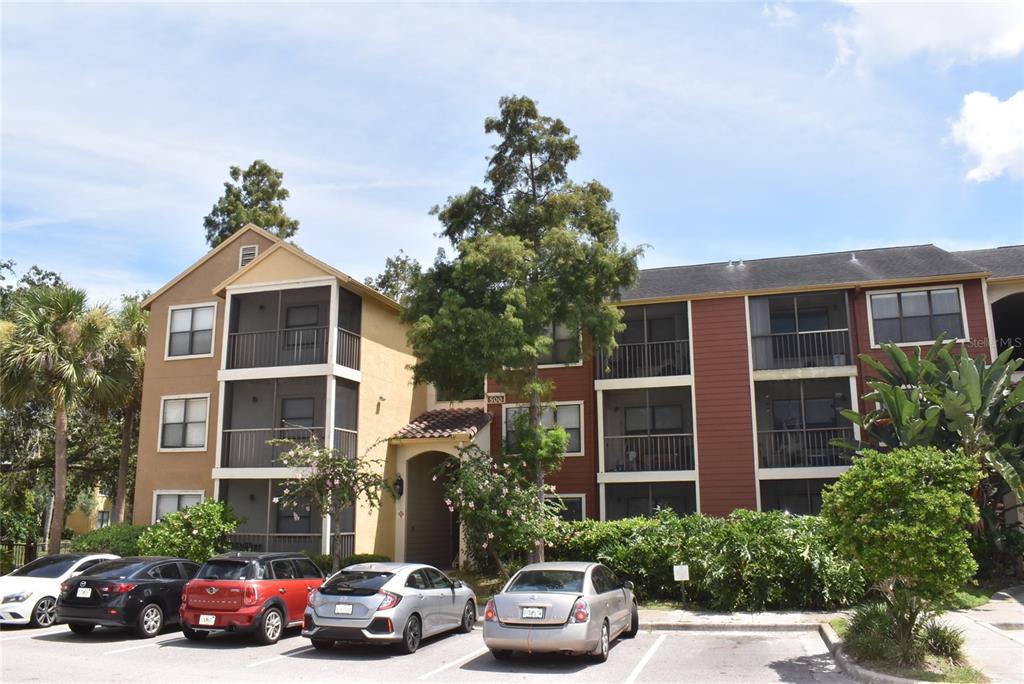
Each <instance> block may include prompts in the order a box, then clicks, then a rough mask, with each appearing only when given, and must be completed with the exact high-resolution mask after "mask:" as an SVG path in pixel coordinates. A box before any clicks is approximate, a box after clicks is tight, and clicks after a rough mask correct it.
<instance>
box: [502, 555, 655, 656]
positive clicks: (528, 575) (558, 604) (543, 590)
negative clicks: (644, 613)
mask: <svg viewBox="0 0 1024 684" xmlns="http://www.w3.org/2000/svg"><path fill="white" fill-rule="evenodd" d="M639 627H640V619H639V615H638V612H637V607H636V599H635V598H634V597H633V583H632V582H628V581H627V582H620V581H619V580H618V578H617V577H616V576H615V574H614V573H613V572H612V571H611V570H609V569H608V568H606V567H605V566H603V565H600V564H598V563H534V564H533V565H527V566H526V567H525V568H523V569H522V570H520V571H519V572H517V573H516V574H515V575H514V576H513V577H512V579H510V580H509V581H508V584H506V585H505V588H504V589H502V590H501V593H499V594H496V595H495V596H494V598H492V599H491V600H490V601H488V602H487V608H486V609H485V610H484V643H485V644H487V647H488V648H489V649H490V650H491V653H492V654H493V655H494V657H495V658H498V659H500V660H504V659H505V658H508V657H510V656H511V655H512V652H514V651H522V652H526V653H566V654H572V655H589V656H591V657H592V658H594V659H595V660H597V661H599V662H603V661H605V660H607V659H608V651H609V649H610V648H611V642H612V640H613V639H615V638H616V637H619V636H622V637H625V638H627V639H628V638H632V637H634V636H636V633H637V630H638V629H639Z"/></svg>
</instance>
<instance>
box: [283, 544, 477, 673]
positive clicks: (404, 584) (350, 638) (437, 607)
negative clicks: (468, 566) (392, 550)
mask: <svg viewBox="0 0 1024 684" xmlns="http://www.w3.org/2000/svg"><path fill="white" fill-rule="evenodd" d="M476 605H477V604H476V594H474V593H473V590H472V589H471V588H470V587H468V586H467V585H465V584H463V583H462V582H460V581H458V580H451V579H449V578H448V577H447V576H446V575H445V574H444V573H443V572H441V571H440V570H438V569H437V568H434V567H431V566H429V565H422V564H419V563H359V564H357V565H350V566H348V567H347V568H344V569H343V570H339V571H338V572H336V573H335V574H333V575H331V576H330V577H328V578H327V579H326V580H325V581H324V583H323V584H322V585H321V586H320V588H319V589H317V590H316V591H314V592H313V593H312V594H310V596H309V603H308V605H307V606H306V613H305V616H304V619H303V623H302V636H304V637H308V638H309V639H310V640H312V642H313V646H314V647H315V648H318V649H329V648H332V647H333V646H334V644H335V642H338V641H345V642H363V643H379V644H395V645H396V646H397V648H398V650H399V651H400V652H402V653H413V652H414V651H415V650H416V649H417V648H419V645H420V641H421V640H422V639H424V638H426V637H430V636H433V635H435V634H440V633H441V632H447V631H450V630H456V629H457V630H459V631H462V632H470V631H472V630H473V625H474V624H475V623H476Z"/></svg>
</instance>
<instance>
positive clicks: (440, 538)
mask: <svg viewBox="0 0 1024 684" xmlns="http://www.w3.org/2000/svg"><path fill="white" fill-rule="evenodd" d="M446 458H449V455H448V454H445V453H442V452H439V451H429V452H426V453H423V454H420V455H418V456H415V457H413V458H411V459H409V461H408V463H407V466H406V473H407V475H406V481H405V498H406V501H405V560H406V561H410V562H417V563H427V564H430V565H433V566H436V567H439V568H450V567H452V565H453V564H454V563H455V562H456V559H458V557H459V547H458V543H459V533H458V530H459V526H458V521H457V519H456V516H455V515H454V514H453V513H451V512H450V511H449V510H448V506H447V505H445V503H444V497H445V494H444V490H445V484H444V480H443V478H441V477H438V478H437V479H434V476H435V475H437V471H438V468H439V467H440V465H441V463H442V462H443V461H444V460H445V459H446Z"/></svg>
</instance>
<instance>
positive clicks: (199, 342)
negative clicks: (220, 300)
mask: <svg viewBox="0 0 1024 684" xmlns="http://www.w3.org/2000/svg"><path fill="white" fill-rule="evenodd" d="M216 320H217V303H216V302H204V303H202V304H185V305H181V306H172V307H169V308H168V311H167V346H166V354H165V358H166V359H168V360H170V359H194V358H201V357H209V356H213V330H214V327H215V325H216Z"/></svg>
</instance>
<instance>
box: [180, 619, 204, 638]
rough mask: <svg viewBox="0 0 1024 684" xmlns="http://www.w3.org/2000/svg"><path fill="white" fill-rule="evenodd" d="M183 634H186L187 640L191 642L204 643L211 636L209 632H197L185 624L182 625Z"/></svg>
mask: <svg viewBox="0 0 1024 684" xmlns="http://www.w3.org/2000/svg"><path fill="white" fill-rule="evenodd" d="M181 633H182V634H184V635H185V638H186V639H188V640H189V641H202V640H204V639H205V638H206V637H208V636H210V633H209V632H199V631H197V630H194V629H192V628H191V627H189V626H188V625H186V624H185V623H184V622H183V623H181Z"/></svg>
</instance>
